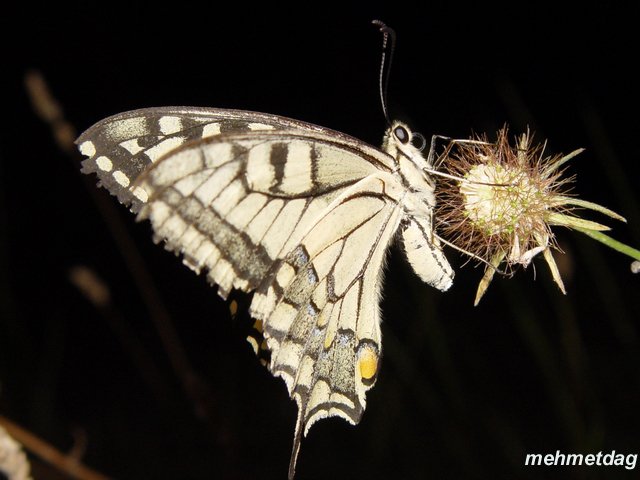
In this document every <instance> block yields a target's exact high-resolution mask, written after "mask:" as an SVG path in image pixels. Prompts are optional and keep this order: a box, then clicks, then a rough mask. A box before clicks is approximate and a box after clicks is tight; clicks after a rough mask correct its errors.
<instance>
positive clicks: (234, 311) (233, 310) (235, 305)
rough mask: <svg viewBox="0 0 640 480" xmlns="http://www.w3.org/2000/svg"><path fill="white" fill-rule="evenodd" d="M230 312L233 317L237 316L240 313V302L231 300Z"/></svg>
mask: <svg viewBox="0 0 640 480" xmlns="http://www.w3.org/2000/svg"><path fill="white" fill-rule="evenodd" d="M229 312H231V316H232V317H235V316H236V314H237V313H238V302H236V301H235V300H231V303H229Z"/></svg>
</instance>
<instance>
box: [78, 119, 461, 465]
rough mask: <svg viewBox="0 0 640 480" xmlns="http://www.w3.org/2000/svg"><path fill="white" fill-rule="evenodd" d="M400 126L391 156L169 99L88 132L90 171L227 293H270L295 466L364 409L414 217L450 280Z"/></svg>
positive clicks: (266, 297) (290, 125)
mask: <svg viewBox="0 0 640 480" xmlns="http://www.w3.org/2000/svg"><path fill="white" fill-rule="evenodd" d="M402 128H404V127H402ZM394 130H395V127H393V126H392V127H390V129H389V131H388V133H387V137H386V140H385V150H386V152H389V153H386V152H383V151H381V150H379V149H376V148H373V147H371V146H369V145H367V144H365V143H363V142H361V141H359V140H356V139H354V138H352V137H349V136H347V135H344V134H342V133H339V132H335V131H332V130H329V129H326V128H322V127H318V126H315V125H311V124H308V123H304V122H300V121H297V120H292V119H288V118H284V117H279V116H275V115H267V114H260V113H255V112H245V111H239V110H223V109H201V108H190V107H167V108H152V109H144V110H137V111H133V112H128V113H123V114H120V115H116V116H113V117H110V118H108V119H106V120H103V121H102V122H100V123H98V124H96V125H94V126H93V127H91V128H90V129H89V130H87V131H86V132H85V133H84V134H83V135H82V136H81V137H80V138H79V139H78V142H77V143H78V144H79V148H80V150H81V151H82V153H84V154H85V155H87V156H88V157H89V158H88V159H87V160H85V161H84V162H83V171H84V172H85V173H96V174H97V175H98V178H99V179H100V182H101V184H102V185H103V186H105V187H106V188H107V189H108V190H109V191H110V192H111V193H112V194H114V195H117V196H118V199H119V200H120V201H121V202H123V203H125V204H127V205H129V206H130V207H131V209H132V210H133V211H134V212H139V218H148V219H149V220H150V221H151V224H152V226H153V230H154V234H155V236H156V238H157V239H160V240H164V241H165V244H166V246H167V248H168V249H170V250H173V251H175V252H177V253H181V254H182V255H183V259H184V262H185V264H186V265H188V266H189V267H190V268H192V269H193V270H195V271H196V272H200V271H204V272H206V274H207V277H208V279H209V281H210V282H211V283H213V284H216V285H217V286H218V291H219V293H220V295H221V296H222V297H226V296H227V295H228V294H229V292H230V291H231V289H239V290H243V291H245V292H252V291H253V292H255V294H254V297H253V300H252V303H251V307H250V313H251V315H252V316H253V317H254V318H255V319H256V320H257V321H258V322H257V323H256V326H257V328H261V329H262V333H263V334H264V337H265V339H266V343H267V347H268V349H269V350H270V353H271V355H270V361H269V368H270V370H271V372H272V373H273V374H274V375H276V376H280V377H282V378H283V379H284V381H285V383H286V385H287V388H288V390H289V394H290V395H291V397H292V398H294V399H295V400H296V402H297V404H298V422H297V425H296V434H295V441H294V450H293V454H292V460H291V467H290V476H291V475H293V471H294V468H295V460H296V457H297V452H298V449H299V446H300V440H301V438H302V435H303V434H306V432H307V431H308V429H309V428H310V427H311V425H313V423H314V422H316V421H317V420H319V419H321V418H325V417H331V416H339V417H341V418H344V419H345V420H347V421H349V422H351V423H354V424H355V423H357V422H358V421H359V419H360V417H361V415H362V412H363V410H364V408H365V404H366V399H365V394H366V391H367V390H368V389H369V388H371V386H372V385H373V384H374V382H375V379H376V376H377V372H378V369H379V361H380V357H381V345H380V316H379V312H378V303H379V302H378V299H379V292H380V287H381V282H382V267H383V260H384V255H385V252H386V250H387V247H388V246H389V244H390V242H391V241H392V240H393V238H394V235H395V233H396V231H397V230H398V229H399V227H400V225H402V232H403V241H404V244H405V249H406V252H407V255H408V258H409V261H410V263H411V265H412V266H413V267H414V269H415V270H416V272H417V273H418V274H419V275H420V277H421V278H422V279H423V280H425V281H427V282H428V283H430V284H431V285H433V286H435V287H437V288H440V289H441V290H445V289H447V288H448V287H449V285H450V284H451V279H452V276H453V273H452V272H451V269H450V267H449V265H448V263H447V261H446V259H445V258H444V255H443V254H442V251H441V249H440V246H439V244H438V242H437V239H436V238H435V237H434V234H433V231H432V222H431V215H432V212H433V205H434V202H435V199H434V196H433V182H432V181H431V180H430V179H429V178H427V176H426V174H425V173H424V166H425V160H424V158H423V157H422V156H421V155H420V152H419V151H418V150H417V149H415V148H414V147H411V146H410V143H407V142H406V139H407V138H409V137H408V136H404V137H403V138H402V139H400V138H395V137H393V136H392V133H391V132H393V131H394ZM405 133H406V131H405ZM407 135H408V133H407ZM254 343H255V341H254Z"/></svg>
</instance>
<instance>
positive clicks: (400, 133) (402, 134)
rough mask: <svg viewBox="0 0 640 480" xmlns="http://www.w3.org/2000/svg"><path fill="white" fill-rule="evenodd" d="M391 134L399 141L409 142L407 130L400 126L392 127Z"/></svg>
mask: <svg viewBox="0 0 640 480" xmlns="http://www.w3.org/2000/svg"><path fill="white" fill-rule="evenodd" d="M393 135H394V136H395V137H396V138H397V139H398V141H399V142H400V143H407V142H409V132H408V131H407V129H406V128H404V127H402V126H400V127H396V128H394V129H393Z"/></svg>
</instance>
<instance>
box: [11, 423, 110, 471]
mask: <svg viewBox="0 0 640 480" xmlns="http://www.w3.org/2000/svg"><path fill="white" fill-rule="evenodd" d="M0 426H1V427H2V428H4V429H5V430H6V431H7V432H8V433H9V435H10V436H11V437H13V438H14V439H15V440H16V441H17V442H18V443H20V444H22V445H24V447H25V448H26V449H27V450H29V451H30V452H32V453H33V454H34V455H36V456H38V457H39V458H41V459H42V460H44V461H45V462H47V463H49V464H51V465H53V466H54V467H55V468H57V469H58V470H60V471H61V472H65V473H66V474H67V475H69V476H70V477H72V478H77V479H81V480H108V479H109V477H107V476H105V475H103V474H101V473H99V472H96V471H95V470H92V469H91V468H89V467H87V466H85V465H83V464H82V462H80V459H79V458H77V457H74V456H71V455H65V454H64V453H62V452H60V451H59V450H57V449H56V448H54V447H53V446H51V445H49V444H48V443H47V442H45V441H44V440H42V439H40V438H38V437H37V436H35V435H34V434H33V433H31V432H29V431H27V430H25V429H24V428H22V427H20V426H19V425H16V424H15V423H13V422H12V421H11V420H9V419H7V418H5V417H3V416H0ZM1 453H2V452H1V449H0V454H1ZM1 456H2V455H0V460H2V458H1ZM25 461H26V459H25ZM23 468H24V467H23ZM28 478H30V477H29V476H28V470H27V472H26V473H25V476H18V475H16V476H10V477H9V479H10V480H21V479H25V480H26V479H28Z"/></svg>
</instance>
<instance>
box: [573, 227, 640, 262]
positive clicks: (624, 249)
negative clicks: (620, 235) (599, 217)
mask: <svg viewBox="0 0 640 480" xmlns="http://www.w3.org/2000/svg"><path fill="white" fill-rule="evenodd" d="M573 229H574V230H577V231H579V232H582V233H584V234H585V235H588V236H590V237H591V238H593V239H594V240H598V241H599V242H601V243H604V244H605V245H606V246H607V247H609V248H613V249H614V250H617V251H618V252H620V253H624V254H625V255H627V256H629V257H631V258H634V259H636V260H640V250H636V249H635V248H633V247H630V246H629V245H625V244H624V243H622V242H619V241H617V240H614V239H613V238H611V237H610V236H608V235H605V234H604V233H602V232H598V231H596V230H590V229H587V228H580V227H576V226H574V227H573Z"/></svg>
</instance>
